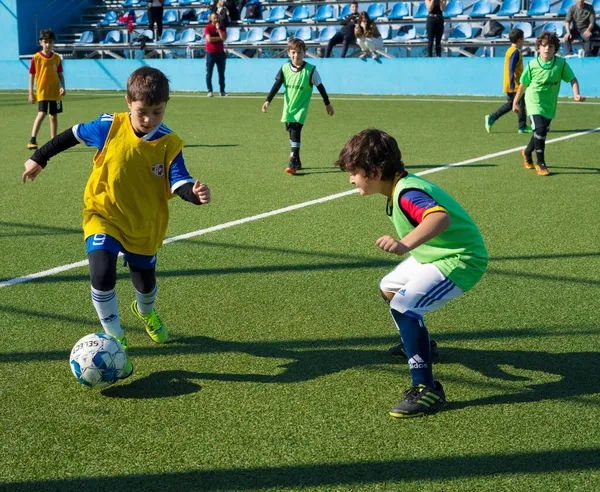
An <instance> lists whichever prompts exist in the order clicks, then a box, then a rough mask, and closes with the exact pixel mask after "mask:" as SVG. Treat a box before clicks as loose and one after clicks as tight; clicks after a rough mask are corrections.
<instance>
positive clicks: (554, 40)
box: [535, 31, 560, 52]
mask: <svg viewBox="0 0 600 492" xmlns="http://www.w3.org/2000/svg"><path fill="white" fill-rule="evenodd" d="M544 41H546V42H547V43H548V44H553V45H554V51H555V52H557V51H558V48H560V39H558V36H557V35H556V33H553V32H550V31H542V32H541V33H540V35H539V36H538V38H537V39H536V40H535V49H536V50H539V49H540V46H541V45H542V43H543V42H544Z"/></svg>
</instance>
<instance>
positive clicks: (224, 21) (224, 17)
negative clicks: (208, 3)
mask: <svg viewBox="0 0 600 492" xmlns="http://www.w3.org/2000/svg"><path fill="white" fill-rule="evenodd" d="M212 11H213V12H214V13H215V14H217V16H218V17H219V24H220V25H221V27H224V28H228V27H229V24H231V17H230V16H229V9H228V8H227V7H226V6H225V0H218V1H217V3H216V4H215V5H213V7H212Z"/></svg>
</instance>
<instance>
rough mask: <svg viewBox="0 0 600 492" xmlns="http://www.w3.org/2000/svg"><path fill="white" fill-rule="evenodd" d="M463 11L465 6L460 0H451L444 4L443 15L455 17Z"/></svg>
mask: <svg viewBox="0 0 600 492" xmlns="http://www.w3.org/2000/svg"><path fill="white" fill-rule="evenodd" d="M464 11H465V8H464V7H463V3H462V2H461V1H460V0H451V1H450V2H448V5H446V10H444V17H456V16H458V15H463V13H464Z"/></svg>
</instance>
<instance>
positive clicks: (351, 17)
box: [325, 2, 358, 58]
mask: <svg viewBox="0 0 600 492" xmlns="http://www.w3.org/2000/svg"><path fill="white" fill-rule="evenodd" d="M357 21H358V2H352V3H351V4H350V13H349V14H348V15H346V16H345V17H344V18H343V19H342V22H340V24H341V25H342V29H341V30H340V32H338V33H336V34H335V35H334V36H333V37H332V38H331V39H330V40H329V43H327V50H326V51H325V58H329V57H330V56H331V52H332V51H333V48H334V46H335V45H336V44H340V43H343V45H342V58H345V57H346V53H347V52H348V46H350V44H351V43H355V42H356V36H355V35H354V27H355V26H356V22H357Z"/></svg>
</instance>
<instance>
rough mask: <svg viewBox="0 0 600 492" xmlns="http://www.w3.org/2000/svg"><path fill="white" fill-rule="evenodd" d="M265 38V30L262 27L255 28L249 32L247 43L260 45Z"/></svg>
mask: <svg viewBox="0 0 600 492" xmlns="http://www.w3.org/2000/svg"><path fill="white" fill-rule="evenodd" d="M264 37H265V30H264V29H263V28H262V27H253V28H251V29H250V30H249V31H248V37H247V38H246V41H248V42H249V43H260V42H261V41H262V40H263V39H264Z"/></svg>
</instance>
